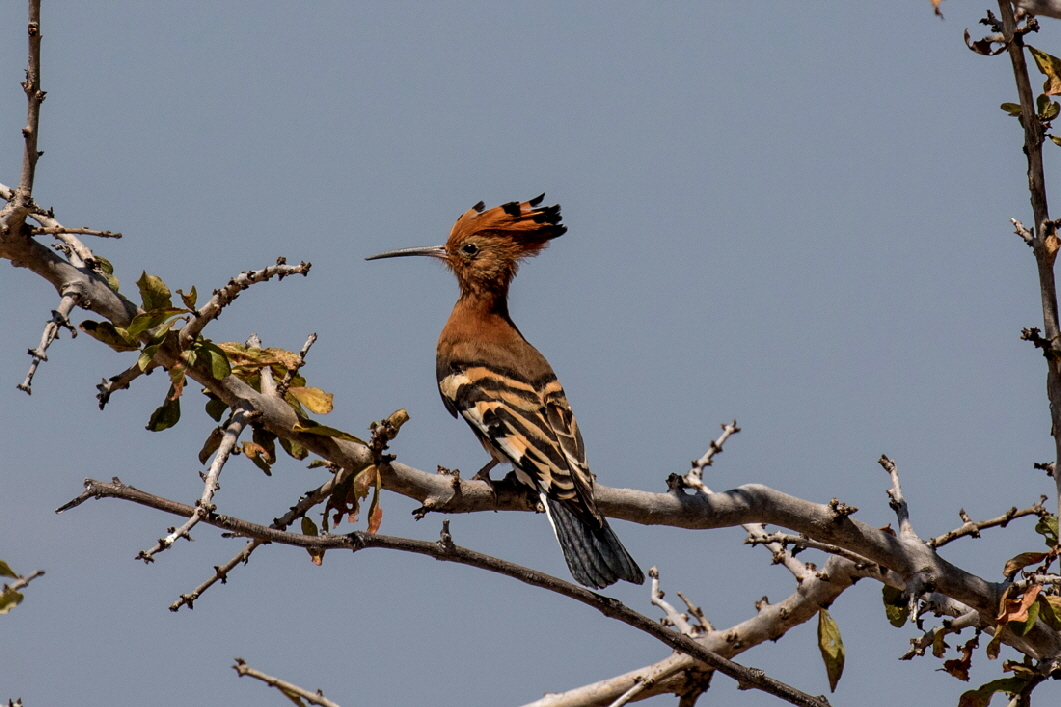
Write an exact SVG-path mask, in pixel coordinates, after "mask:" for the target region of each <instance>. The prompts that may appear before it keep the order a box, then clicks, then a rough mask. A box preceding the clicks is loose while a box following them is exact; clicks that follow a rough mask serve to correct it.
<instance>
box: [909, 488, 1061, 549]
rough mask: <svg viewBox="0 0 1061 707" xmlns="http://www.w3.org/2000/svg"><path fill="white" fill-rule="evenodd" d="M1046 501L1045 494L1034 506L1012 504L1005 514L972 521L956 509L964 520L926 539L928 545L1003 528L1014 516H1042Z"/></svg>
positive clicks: (944, 542) (934, 545) (941, 545)
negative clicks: (955, 526) (952, 527)
mask: <svg viewBox="0 0 1061 707" xmlns="http://www.w3.org/2000/svg"><path fill="white" fill-rule="evenodd" d="M1045 502H1046V496H1040V497H1039V501H1038V502H1037V503H1036V504H1035V505H1034V506H1028V507H1027V508H1024V509H1021V510H1019V511H1018V510H1017V507H1016V506H1013V507H1012V508H1010V509H1009V510H1008V511H1006V514H1005V515H1001V516H999V517H997V518H991V519H990V520H982V521H979V522H976V523H974V522H973V521H972V519H971V518H969V516H968V515H967V514H966V513H965V509H964V508H963V509H961V510H960V511H958V515H959V517H961V519H962V520H963V521H965V522H964V523H963V524H962V525H961V527H958V528H955V529H954V530H951V531H948V532H946V533H944V534H943V535H940V536H939V537H937V538H932V539H930V540H929V541H928V545H929V547H943V546H944V545H946V544H947V543H950V542H953V541H955V540H957V539H958V538H964V537H966V536H972V537H974V538H979V537H980V531H981V530H987V529H988V528H994V527H998V526H1001V527H1003V528H1005V527H1006V526H1007V525H1008V524H1009V522H1010V521H1011V520H1013V519H1014V518H1023V517H1025V516H1038V517H1040V518H1041V517H1042V516H1043V515H1044V514H1045V513H1046V509H1045V508H1043V503H1045Z"/></svg>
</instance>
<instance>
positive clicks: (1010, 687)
mask: <svg viewBox="0 0 1061 707" xmlns="http://www.w3.org/2000/svg"><path fill="white" fill-rule="evenodd" d="M1027 684H1028V683H1027V681H1025V680H1022V679H1020V678H1005V679H1003V680H992V681H991V682H985V683H984V684H983V685H981V686H980V687H979V688H977V689H976V690H969V691H968V692H965V693H963V694H962V696H961V697H959V698H958V707H987V706H988V705H989V704H991V698H992V697H994V695H995V693H996V692H1005V693H1006V694H1008V695H1015V694H1017V693H1018V692H1020V691H1021V690H1023V689H1024V686H1025V685H1027Z"/></svg>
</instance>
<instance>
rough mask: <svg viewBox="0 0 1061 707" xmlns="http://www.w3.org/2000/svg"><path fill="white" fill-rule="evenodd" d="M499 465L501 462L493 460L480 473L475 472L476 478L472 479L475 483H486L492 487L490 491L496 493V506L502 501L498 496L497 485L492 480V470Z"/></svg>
mask: <svg viewBox="0 0 1061 707" xmlns="http://www.w3.org/2000/svg"><path fill="white" fill-rule="evenodd" d="M498 463H499V462H498V461H497V460H496V459H491V460H490V461H489V462H488V463H487V464H486V466H484V467H483V468H482V469H480V470H479V471H477V472H475V476H473V477H472V480H473V481H485V482H486V483H488V484H489V485H490V490H491V491H493V492H494V504H495V505H496V504H497V503H498V501H499V500H500V499H499V498H498V495H497V484H496V483H495V482H494V480H493V479H491V478H490V470H491V469H493V468H494V467H495V466H497V465H498Z"/></svg>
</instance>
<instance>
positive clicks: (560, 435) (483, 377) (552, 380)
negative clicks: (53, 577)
mask: <svg viewBox="0 0 1061 707" xmlns="http://www.w3.org/2000/svg"><path fill="white" fill-rule="evenodd" d="M544 198H545V195H544V194H542V195H541V196H539V197H537V198H535V199H531V200H530V201H525V202H523V203H519V202H515V201H513V202H511V203H508V204H503V205H501V206H497V207H494V208H492V209H486V207H485V205H484V204H483V203H482V202H479V203H478V204H476V205H475V206H473V207H472V208H471V209H469V210H468V211H467V212H466V213H465V214H464V215H463V216H461V217H460V218H459V219H457V222H456V223H455V224H454V225H453V229H452V230H451V231H450V234H449V239H448V240H447V241H446V244H445V245H439V246H426V247H420V248H403V249H401V250H392V251H387V252H386V253H380V254H378V255H373V256H372V257H370V258H366V260H376V259H379V258H397V257H403V256H410V255H424V256H428V257H432V258H438V259H439V260H441V261H442V262H444V263H445V264H446V265H447V266H448V267H449V269H450V270H452V271H453V274H454V275H456V276H457V282H458V283H459V284H460V297H459V298H458V299H457V303H456V305H454V307H453V312H452V314H450V317H449V321H448V322H446V326H445V327H444V328H443V329H442V334H441V335H440V336H439V338H438V349H437V351H436V362H435V363H436V365H435V373H436V377H437V379H438V389H439V392H440V393H441V394H442V402H443V403H445V405H446V409H447V410H449V412H450V414H451V415H453V416H454V417H457V415H458V414H459V415H460V416H461V417H463V418H464V421H465V422H467V423H468V425H469V426H470V427H471V428H472V432H474V433H475V436H476V437H477V438H478V439H479V442H480V443H481V444H482V445H483V447H484V448H485V449H486V451H487V452H488V453H489V454H490V457H491V461H490V462H489V463H488V464H487V465H486V466H484V467H483V468H482V469H481V470H480V472H479V473H478V474H476V478H480V479H484V480H486V481H487V482H489V481H490V476H489V473H490V469H491V468H492V467H493V466H495V465H496V464H498V463H511V464H512V466H513V467H514V469H515V472H516V478H517V479H518V480H519V481H520V482H521V483H523V484H526V485H527V486H530V487H532V488H533V489H534V490H535V491H536V492H537V493H538V495H539V497H540V498H541V501H542V505H543V506H544V507H545V512H546V514H547V516H548V518H549V523H550V524H551V525H552V528H553V533H554V534H555V535H556V539H557V541H559V543H560V547H561V548H562V549H563V551H564V559H565V560H567V566H568V568H569V569H570V570H571V575H572V576H573V577H574V578H575V580H577V581H578V582H579V583H581V584H583V585H585V586H587V587H593V588H596V589H603V588H604V587H607V586H608V585H610V584H614V583H615V582H616V581H617V580H620V579H624V580H626V581H627V582H633V583H634V584H641V583H643V582H644V581H645V576H644V574H642V572H641V569H640V568H639V567H638V566H637V563H636V562H634V560H633V558H631V557H630V554H629V553H628V552H627V551H626V548H625V547H623V544H622V543H621V542H619V538H618V537H616V535H615V533H614V532H613V531H612V529H611V528H610V527H608V522H607V521H606V520H605V518H604V516H603V515H602V514H601V512H600V511H599V510H598V509H597V503H596V501H595V500H594V498H593V475H592V474H590V471H589V465H588V464H587V463H586V450H585V446H584V445H583V443H582V435H581V434H580V433H579V431H578V423H577V422H576V421H575V416H574V415H573V414H572V412H571V406H570V405H568V403H567V396H566V395H564V389H563V387H562V386H561V385H560V381H558V380H557V379H556V374H555V373H553V369H552V368H551V367H550V366H549V362H548V361H546V360H545V357H544V356H542V355H541V354H540V353H538V350H537V349H535V348H534V347H533V346H531V345H530V344H529V343H527V340H526V339H524V338H523V335H522V334H520V331H519V329H517V328H516V325H515V323H513V321H512V318H511V317H510V316H509V313H508V288H509V285H510V284H511V283H512V279H513V278H514V277H515V276H516V268H517V266H518V264H519V262H520V261H521V260H522V259H524V258H529V257H532V256H534V255H537V254H538V253H540V252H541V251H542V249H544V248H545V247H546V245H548V243H549V241H551V240H552V239H554V238H557V237H559V236H562V235H563V234H564V233H566V232H567V227H566V226H564V225H562V224H561V223H560V218H561V217H560V206H559V205H556V206H546V207H540V206H539V204H541V203H542V200H543V199H544Z"/></svg>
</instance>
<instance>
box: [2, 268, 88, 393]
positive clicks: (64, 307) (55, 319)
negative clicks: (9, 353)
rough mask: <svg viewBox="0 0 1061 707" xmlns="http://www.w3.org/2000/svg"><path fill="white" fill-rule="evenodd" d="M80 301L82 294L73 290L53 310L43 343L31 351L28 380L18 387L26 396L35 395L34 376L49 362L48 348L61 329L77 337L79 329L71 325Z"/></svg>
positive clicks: (45, 328) (72, 336)
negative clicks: (39, 366) (39, 368)
mask: <svg viewBox="0 0 1061 707" xmlns="http://www.w3.org/2000/svg"><path fill="white" fill-rule="evenodd" d="M80 299H81V294H80V293H79V292H77V291H76V290H73V289H71V290H70V291H69V292H67V293H66V294H64V295H63V298H62V299H61V300H59V306H58V307H57V308H55V309H53V310H52V318H51V319H50V320H48V323H47V324H45V325H44V333H43V334H42V335H41V342H40V343H39V344H37V348H35V349H30V350H29V355H30V356H32V357H33V362H32V363H30V365H29V372H28V373H26V380H24V381H22V382H21V383H19V384H18V386H16V387H17V388H18V389H19V390H24V391H26V395H32V394H33V388H32V385H33V375H34V374H35V373H36V372H37V366H38V365H40V363H41V361H47V360H48V354H47V351H48V347H49V346H51V345H52V342H53V341H55V340H56V339H57V338H59V329H60V327H62V328H66V329H69V330H70V337H71V338H74V337H76V336H77V329H75V328H74V325H73V324H71V323H70V312H72V311H73V309H74V307H75V306H76V305H77V303H78V301H79V300H80Z"/></svg>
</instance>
